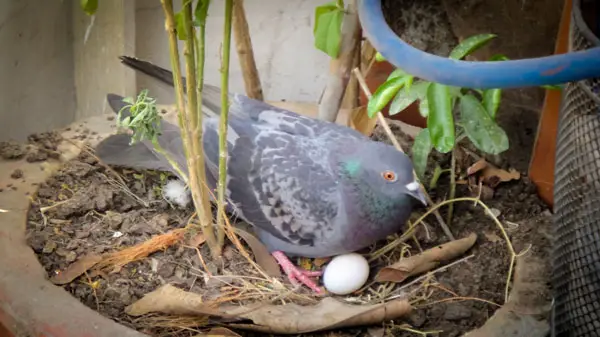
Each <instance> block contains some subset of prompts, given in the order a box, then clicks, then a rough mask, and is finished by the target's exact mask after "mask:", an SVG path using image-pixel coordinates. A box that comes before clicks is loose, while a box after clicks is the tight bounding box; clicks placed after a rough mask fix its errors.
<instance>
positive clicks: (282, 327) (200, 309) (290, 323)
mask: <svg viewBox="0 0 600 337" xmlns="http://www.w3.org/2000/svg"><path fill="white" fill-rule="evenodd" d="M411 310H412V306H411V305H410V303H408V301H406V300H402V299H397V300H393V301H390V302H388V303H383V304H375V305H351V304H346V303H343V302H341V301H338V300H336V299H334V298H331V297H326V298H324V299H323V300H322V301H321V302H320V303H318V304H316V305H313V306H301V305H297V304H294V303H288V304H285V305H274V304H263V303H260V304H255V305H249V306H237V305H222V306H221V307H219V308H217V306H216V304H215V303H205V302H203V301H202V296H201V295H199V294H195V293H191V292H186V291H184V290H181V289H178V288H176V287H174V286H172V285H169V284H166V285H164V286H162V287H160V288H158V289H156V290H155V291H153V292H151V293H148V294H146V295H145V296H144V297H143V298H141V299H140V300H138V301H136V302H135V303H133V304H131V305H130V306H128V307H127V308H126V309H125V312H126V313H127V314H128V315H132V316H140V315H144V314H148V313H151V312H160V313H165V314H178V315H190V314H196V315H203V316H213V317H214V318H213V319H215V320H216V319H217V318H219V317H220V318H224V319H226V321H228V325H229V326H230V327H233V328H241V329H247V330H253V331H260V332H264V333H273V334H277V333H283V334H300V333H307V332H314V331H322V330H329V329H337V328H343V327H351V326H361V325H372V324H378V323H381V322H383V321H387V320H391V319H397V318H399V317H402V316H404V315H406V314H408V313H410V312H411ZM307 317H310V318H311V319H306V318H307ZM248 320H250V321H251V323H246V322H247V321H248ZM236 321H243V322H244V323H235V322H236Z"/></svg>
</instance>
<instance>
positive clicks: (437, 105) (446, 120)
mask: <svg viewBox="0 0 600 337" xmlns="http://www.w3.org/2000/svg"><path fill="white" fill-rule="evenodd" d="M427 103H428V105H429V114H428V116H427V128H428V129H429V135H430V138H431V142H432V143H433V146H434V147H435V149H436V150H438V151H439V152H441V153H448V152H450V151H451V150H452V148H454V140H455V137H454V116H453V115H452V96H450V88H449V87H448V86H447V85H443V84H440V83H431V85H430V86H429V88H428V89H427Z"/></svg>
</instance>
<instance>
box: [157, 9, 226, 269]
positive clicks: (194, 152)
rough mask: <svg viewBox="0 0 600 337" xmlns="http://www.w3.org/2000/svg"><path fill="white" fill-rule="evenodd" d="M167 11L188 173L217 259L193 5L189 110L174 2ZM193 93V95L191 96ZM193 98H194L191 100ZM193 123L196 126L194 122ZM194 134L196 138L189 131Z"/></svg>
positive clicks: (188, 22)
mask: <svg viewBox="0 0 600 337" xmlns="http://www.w3.org/2000/svg"><path fill="white" fill-rule="evenodd" d="M161 3H162V6H163V10H164V12H165V29H166V30H167V33H168V36H169V55H170V58H171V67H172V68H173V83H174V85H175V94H176V96H177V110H178V117H179V118H178V120H179V127H180V128H181V130H182V132H183V135H182V140H183V145H184V150H185V154H186V158H187V165H188V172H189V177H188V178H189V186H190V190H191V192H192V199H193V200H194V207H195V208H196V212H197V213H198V217H199V219H200V225H201V227H202V232H203V234H204V236H205V238H206V243H207V244H208V246H209V248H210V251H211V254H212V256H213V257H214V258H216V257H218V256H219V255H220V249H219V247H218V246H217V244H216V238H215V236H214V232H213V226H212V213H211V212H210V199H209V197H208V195H209V194H208V188H207V187H206V186H205V184H203V183H202V182H203V181H206V179H205V172H204V153H203V151H202V147H201V144H202V139H201V138H199V137H198V136H199V134H198V130H199V129H200V128H199V125H200V126H201V124H200V123H201V120H200V121H199V119H198V116H197V115H195V114H194V113H193V111H194V110H195V109H196V108H197V105H196V104H197V102H196V95H195V94H196V91H195V90H194V88H195V81H196V77H195V73H194V71H195V69H194V54H193V50H194V49H193V43H194V32H193V29H192V20H191V17H192V15H191V13H192V6H191V2H190V3H188V4H187V5H185V6H184V26H185V30H186V32H187V33H188V34H187V40H186V55H185V56H186V65H187V67H186V68H187V69H186V70H187V83H186V84H187V89H188V99H189V100H190V102H192V103H190V102H188V109H187V111H186V109H185V99H184V90H183V81H182V79H181V67H180V64H179V49H178V46H177V35H176V33H175V15H174V13H173V1H172V0H161ZM190 94H191V95H190ZM192 96H193V97H192ZM192 122H193V123H192ZM190 129H192V130H193V131H194V136H196V137H193V136H192V133H191V132H190Z"/></svg>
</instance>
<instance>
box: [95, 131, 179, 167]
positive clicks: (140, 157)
mask: <svg viewBox="0 0 600 337" xmlns="http://www.w3.org/2000/svg"><path fill="white" fill-rule="evenodd" d="M130 140H131V137H130V136H129V135H126V134H117V135H111V136H109V137H107V138H106V139H103V140H102V141H101V142H100V143H99V144H98V145H97V146H96V155H97V156H98V158H100V160H102V162H104V163H105V164H107V165H114V166H125V167H130V168H133V169H139V170H160V171H170V170H171V167H170V166H169V165H168V163H165V162H164V161H163V160H160V158H158V157H157V156H156V155H155V154H154V153H153V152H152V151H151V150H150V149H149V148H148V147H147V146H146V145H145V144H142V143H137V144H133V145H129V141H130Z"/></svg>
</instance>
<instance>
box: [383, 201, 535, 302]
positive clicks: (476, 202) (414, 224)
mask: <svg viewBox="0 0 600 337" xmlns="http://www.w3.org/2000/svg"><path fill="white" fill-rule="evenodd" d="M459 201H470V202H473V203H475V204H479V205H480V206H481V207H483V209H484V211H485V212H484V213H485V214H487V215H488V216H489V217H490V218H492V220H493V221H494V223H495V224H496V226H497V227H498V229H499V230H500V232H501V233H502V236H503V237H504V241H506V245H507V246H508V250H509V253H510V256H511V259H510V265H509V267H508V276H507V277H506V289H505V291H504V300H505V301H508V295H509V290H510V280H511V279H512V273H513V268H514V264H515V260H516V258H517V257H519V256H521V255H522V254H525V253H526V252H527V251H528V250H529V247H528V248H527V249H524V250H523V251H522V252H521V253H519V254H517V253H516V252H515V249H514V248H513V245H512V243H511V242H510V238H509V237H508V234H507V233H506V230H505V229H504V226H502V223H501V222H500V220H498V218H496V216H495V215H494V214H493V213H492V212H491V211H490V208H489V207H488V206H487V205H486V204H485V203H484V202H483V201H481V200H479V199H478V198H456V199H451V200H446V201H443V202H440V203H439V204H437V205H435V206H434V207H433V208H431V209H430V210H428V211H427V212H425V214H423V215H422V216H421V217H420V218H419V219H417V221H415V223H413V224H412V225H411V226H410V228H409V229H408V230H407V231H406V232H405V233H404V234H402V236H401V237H400V238H398V239H396V240H402V239H404V240H406V237H409V236H410V235H411V234H412V231H414V229H415V228H416V226H417V225H418V224H419V223H421V221H423V219H425V217H427V216H428V215H429V214H431V213H432V212H434V211H435V210H436V209H438V208H440V207H442V206H444V205H447V204H449V203H454V202H459ZM392 243H393V242H392Z"/></svg>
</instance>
